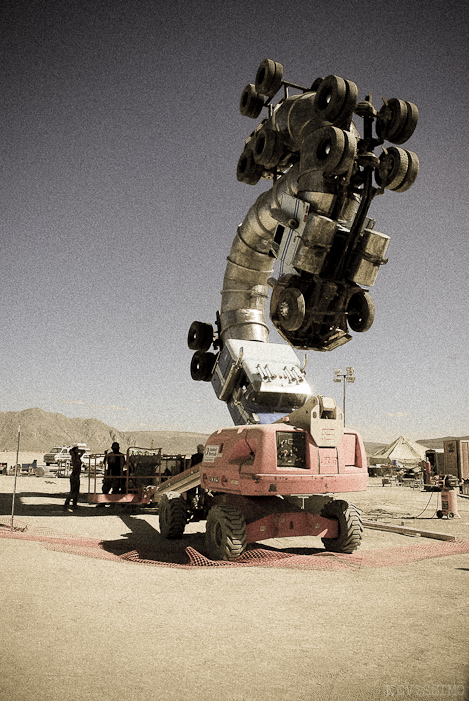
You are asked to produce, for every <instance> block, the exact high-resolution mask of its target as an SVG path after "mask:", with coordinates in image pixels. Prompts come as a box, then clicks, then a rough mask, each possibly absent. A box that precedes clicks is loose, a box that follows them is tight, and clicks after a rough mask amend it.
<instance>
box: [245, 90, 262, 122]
mask: <svg viewBox="0 0 469 701" xmlns="http://www.w3.org/2000/svg"><path fill="white" fill-rule="evenodd" d="M263 107H264V95H259V93H258V92H257V90H256V88H255V86H254V85H253V84H252V83H250V84H249V85H246V87H245V88H244V90H243V92H242V94H241V99H240V101H239V111H240V112H241V114H242V115H243V117H251V118H252V119H256V118H257V117H258V116H259V115H260V113H261V110H262V108H263Z"/></svg>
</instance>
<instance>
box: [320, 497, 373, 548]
mask: <svg viewBox="0 0 469 701" xmlns="http://www.w3.org/2000/svg"><path fill="white" fill-rule="evenodd" d="M321 516H323V517H324V518H334V519H336V520H337V521H338V522H339V535H338V536H337V538H321V540H322V542H323V543H324V547H325V548H326V550H330V551H331V552H334V553H353V552H354V551H355V550H356V549H357V548H358V547H359V545H360V543H361V541H362V534H363V524H362V520H361V518H360V514H359V512H358V510H357V509H356V508H355V506H353V504H348V503H347V502H346V501H344V500H343V499H337V500H333V501H330V502H329V503H327V504H326V505H325V507H324V508H323V509H322V511H321Z"/></svg>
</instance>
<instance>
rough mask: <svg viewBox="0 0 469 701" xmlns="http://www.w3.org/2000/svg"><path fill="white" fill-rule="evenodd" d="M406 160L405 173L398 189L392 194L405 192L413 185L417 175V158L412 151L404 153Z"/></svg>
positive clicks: (418, 165) (418, 164) (418, 166)
mask: <svg viewBox="0 0 469 701" xmlns="http://www.w3.org/2000/svg"><path fill="white" fill-rule="evenodd" d="M406 154H407V158H408V165H407V172H406V174H405V177H404V180H403V181H402V182H401V184H400V185H399V187H395V188H394V192H406V191H407V190H408V189H409V188H410V187H412V185H413V184H414V183H415V180H416V178H417V175H418V174H419V168H420V162H419V157H418V156H417V154H416V153H414V152H413V151H406Z"/></svg>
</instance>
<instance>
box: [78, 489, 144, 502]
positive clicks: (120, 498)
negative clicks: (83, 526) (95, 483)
mask: <svg viewBox="0 0 469 701" xmlns="http://www.w3.org/2000/svg"><path fill="white" fill-rule="evenodd" d="M151 501H152V496H148V495H147V494H138V493H135V494H132V493H131V492H130V493H128V494H99V493H95V494H88V503H89V504H149V503H150V502H151Z"/></svg>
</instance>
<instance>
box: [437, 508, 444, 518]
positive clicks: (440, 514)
mask: <svg viewBox="0 0 469 701" xmlns="http://www.w3.org/2000/svg"><path fill="white" fill-rule="evenodd" d="M436 517H437V518H443V512H442V510H441V509H438V511H437V512H436Z"/></svg>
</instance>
